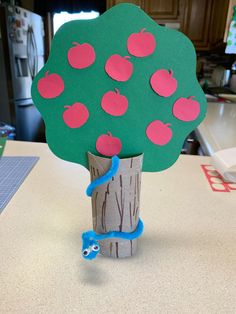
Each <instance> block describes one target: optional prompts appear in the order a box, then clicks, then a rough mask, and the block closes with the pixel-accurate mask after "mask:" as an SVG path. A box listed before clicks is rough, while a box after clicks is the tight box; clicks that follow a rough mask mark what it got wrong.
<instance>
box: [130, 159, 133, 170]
mask: <svg viewBox="0 0 236 314" xmlns="http://www.w3.org/2000/svg"><path fill="white" fill-rule="evenodd" d="M132 167H133V158H131V160H130V168H132Z"/></svg>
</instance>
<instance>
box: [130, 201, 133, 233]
mask: <svg viewBox="0 0 236 314" xmlns="http://www.w3.org/2000/svg"><path fill="white" fill-rule="evenodd" d="M129 220H130V227H131V228H132V227H133V222H132V209H131V202H129Z"/></svg>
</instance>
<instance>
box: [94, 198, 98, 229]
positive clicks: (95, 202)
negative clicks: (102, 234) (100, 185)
mask: <svg viewBox="0 0 236 314" xmlns="http://www.w3.org/2000/svg"><path fill="white" fill-rule="evenodd" d="M97 198H98V192H96V194H95V201H94V209H95V213H94V214H95V226H94V229H95V230H97V224H98V209H97Z"/></svg>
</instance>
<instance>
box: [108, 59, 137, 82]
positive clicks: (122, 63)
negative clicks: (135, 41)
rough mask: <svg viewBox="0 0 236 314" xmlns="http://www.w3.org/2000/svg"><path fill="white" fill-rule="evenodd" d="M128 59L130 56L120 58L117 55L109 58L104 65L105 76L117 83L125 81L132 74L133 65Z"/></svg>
mask: <svg viewBox="0 0 236 314" xmlns="http://www.w3.org/2000/svg"><path fill="white" fill-rule="evenodd" d="M129 58H130V56H125V57H122V56H120V55H118V54H115V55H112V56H110V57H109V58H108V59H107V62H106V64H105V70H106V72H107V74H108V75H109V76H110V77H111V78H112V79H113V80H116V81H118V82H125V81H127V80H128V79H129V78H130V77H131V75H132V73H133V64H132V63H131V62H130V61H129V60H128V59H129Z"/></svg>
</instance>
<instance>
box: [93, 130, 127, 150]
mask: <svg viewBox="0 0 236 314" xmlns="http://www.w3.org/2000/svg"><path fill="white" fill-rule="evenodd" d="M121 148H122V143H121V140H120V139H119V138H118V137H114V136H112V135H111V133H110V132H107V134H102V135H100V136H99V137H98V139H97V141H96V149H97V151H98V152H99V153H100V154H102V155H104V156H115V155H118V154H119V153H120V151H121Z"/></svg>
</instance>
